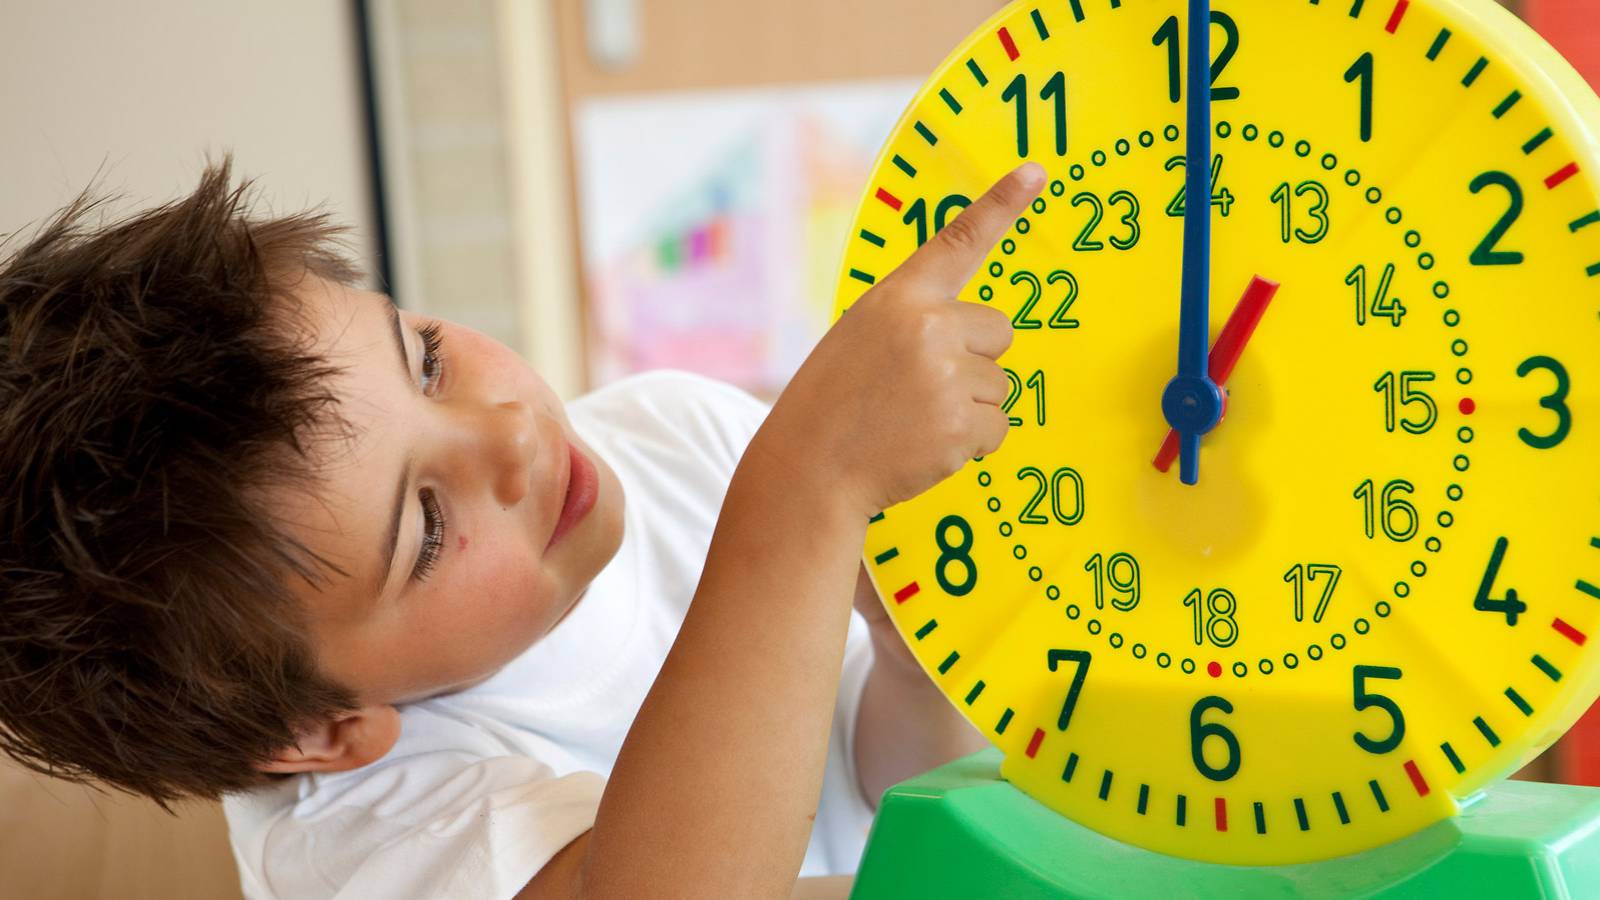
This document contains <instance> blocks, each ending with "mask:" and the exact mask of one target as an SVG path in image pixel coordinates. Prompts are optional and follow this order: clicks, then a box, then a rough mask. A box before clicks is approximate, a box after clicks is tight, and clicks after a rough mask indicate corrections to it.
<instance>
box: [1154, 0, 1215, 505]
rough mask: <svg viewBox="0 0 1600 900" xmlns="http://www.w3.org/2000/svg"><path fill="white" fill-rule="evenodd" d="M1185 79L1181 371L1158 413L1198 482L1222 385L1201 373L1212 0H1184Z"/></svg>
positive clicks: (1182, 465) (1206, 295) (1205, 334)
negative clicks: (1186, 3) (1186, 6)
mask: <svg viewBox="0 0 1600 900" xmlns="http://www.w3.org/2000/svg"><path fill="white" fill-rule="evenodd" d="M1187 82H1188V84H1187V85H1186V87H1185V90H1187V91H1188V94H1189V104H1188V113H1189V121H1188V148H1187V155H1188V162H1187V164H1186V171H1185V183H1186V185H1187V188H1186V190H1185V192H1184V193H1185V196H1184V210H1183V295H1182V301H1183V302H1182V308H1181V310H1180V312H1179V319H1178V374H1177V376H1176V377H1175V378H1173V379H1172V380H1171V381H1170V382H1168V383H1167V388H1166V391H1165V392H1163V393H1162V395H1161V411H1162V413H1163V414H1164V415H1165V416H1166V419H1167V424H1168V425H1170V426H1171V427H1172V429H1173V430H1174V431H1176V432H1177V433H1178V480H1180V481H1182V482H1183V483H1184V484H1196V483H1198V482H1199V481H1200V436H1201V435H1203V434H1205V433H1206V432H1208V431H1210V430H1211V429H1212V428H1214V427H1216V424H1217V421H1218V420H1219V419H1220V418H1222V390H1221V389H1220V388H1218V387H1217V384H1216V382H1214V381H1212V380H1211V377H1210V375H1208V374H1207V372H1206V343H1207V341H1208V339H1209V337H1210V331H1211V321H1210V319H1211V297H1210V291H1211V0H1189V70H1188V78H1187Z"/></svg>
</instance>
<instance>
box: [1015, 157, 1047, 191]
mask: <svg viewBox="0 0 1600 900" xmlns="http://www.w3.org/2000/svg"><path fill="white" fill-rule="evenodd" d="M1017 177H1018V178H1020V179H1021V180H1022V186H1023V187H1026V188H1029V189H1030V190H1038V189H1039V188H1041V187H1043V186H1044V179H1045V171H1044V166H1041V165H1039V164H1038V163H1036V162H1025V163H1023V164H1022V165H1021V166H1018V167H1017Z"/></svg>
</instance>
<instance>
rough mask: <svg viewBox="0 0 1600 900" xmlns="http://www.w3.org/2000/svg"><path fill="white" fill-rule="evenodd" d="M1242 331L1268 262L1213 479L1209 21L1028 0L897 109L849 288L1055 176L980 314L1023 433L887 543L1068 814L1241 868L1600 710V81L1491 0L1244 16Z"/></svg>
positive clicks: (933, 495) (1230, 158) (1102, 1)
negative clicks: (1165, 393)
mask: <svg viewBox="0 0 1600 900" xmlns="http://www.w3.org/2000/svg"><path fill="white" fill-rule="evenodd" d="M1211 34H1212V48H1213V49H1212V52H1213V63H1212V67H1211V71H1212V86H1211V90H1212V98H1213V105H1212V118H1213V152H1214V158H1213V159H1212V160H1210V163H1209V164H1210V168H1211V173H1212V189H1211V196H1210V197H1209V198H1199V200H1198V202H1208V203H1209V204H1210V207H1211V221H1212V229H1213V238H1212V240H1213V249H1212V275H1211V292H1212V304H1211V305H1212V324H1213V334H1215V333H1216V332H1217V331H1218V330H1220V327H1221V325H1222V323H1223V322H1224V321H1225V320H1226V319H1227V318H1228V315H1229V313H1230V311H1232V310H1233V308H1234V306H1235V303H1236V302H1237V301H1238V300H1239V299H1240V298H1241V297H1242V296H1243V295H1244V294H1245V292H1246V289H1247V287H1248V286H1249V285H1250V284H1251V283H1252V281H1253V279H1256V278H1260V279H1265V280H1269V281H1272V282H1276V283H1278V284H1279V285H1280V287H1279V289H1278V291H1277V293H1276V294H1275V295H1274V296H1273V297H1272V299H1271V302H1270V304H1269V305H1268V307H1267V309H1266V312H1265V314H1264V317H1263V318H1262V319H1261V321H1260V325H1259V327H1258V328H1257V330H1256V331H1255V332H1254V334H1253V336H1251V337H1250V340H1249V343H1248V346H1247V347H1246V349H1245V350H1244V352H1243V355H1242V357H1241V358H1240V359H1239V361H1238V364H1237V367H1236V368H1235V369H1234V370H1233V371H1232V373H1231V375H1230V376H1229V377H1228V379H1227V382H1226V387H1227V390H1228V392H1229V399H1228V406H1227V411H1226V416H1225V418H1224V419H1223V420H1222V422H1221V424H1220V425H1219V426H1218V427H1217V428H1216V429H1215V430H1214V431H1212V432H1211V433H1210V434H1209V435H1207V436H1206V437H1205V439H1204V441H1203V451H1202V459H1203V466H1202V469H1201V471H1202V475H1201V478H1200V482H1199V484H1198V485H1197V486H1195V487H1188V486H1184V485H1181V484H1180V483H1179V481H1178V477H1177V472H1176V470H1175V469H1173V470H1170V471H1165V472H1164V471H1161V470H1160V469H1158V467H1157V465H1156V464H1155V458H1156V456H1157V453H1158V449H1159V448H1161V446H1162V444H1163V439H1164V438H1165V437H1166V433H1167V425H1166V422H1165V420H1164V419H1163V416H1162V413H1161V408H1160V398H1161V394H1162V389H1163V387H1164V385H1165V384H1166V383H1167V381H1168V380H1169V379H1171V378H1172V377H1173V374H1174V371H1175V366H1176V347H1177V330H1178V306H1179V304H1178V300H1179V274H1180V258H1181V252H1182V242H1183V228H1182V223H1183V220H1182V216H1183V212H1184V208H1185V204H1186V203H1193V202H1197V201H1196V198H1187V197H1185V196H1184V195H1183V192H1182V188H1183V181H1184V170H1185V166H1186V160H1185V158H1184V135H1183V123H1184V112H1183V111H1184V106H1183V102H1182V101H1183V99H1184V93H1185V91H1186V87H1185V85H1184V84H1183V82H1182V77H1181V76H1182V73H1183V71H1184V65H1183V62H1184V47H1185V44H1184V40H1183V37H1184V21H1183V9H1182V8H1181V5H1180V4H1176V3H1164V4H1149V3H1138V4H1133V3H1118V2H1117V0H1082V2H1079V0H1069V2H1052V3H1016V4H1013V5H1012V6H1010V7H1008V8H1007V9H1006V10H1004V11H1003V12H1001V13H1000V14H999V15H997V16H996V17H995V18H994V19H992V20H991V21H990V22H988V23H986V24H985V25H983V26H982V27H981V28H979V29H978V31H976V32H975V33H974V34H973V35H972V36H971V37H970V38H969V39H968V40H967V41H966V42H965V43H964V44H963V45H962V46H961V47H960V48H959V49H957V50H956V52H955V53H954V54H953V55H952V56H951V57H950V58H949V59H948V60H947V61H946V62H945V64H944V65H943V66H942V67H941V68H940V70H939V71H938V72H937V74H936V75H935V76H934V77H933V79H932V80H931V81H930V82H929V83H928V84H927V86H926V87H925V88H924V89H923V91H922V92H921V93H920V95H919V96H918V97H917V99H916V100H915V102H914V103H913V104H912V106H911V108H910V109H909V111H908V112H907V114H906V116H905V118H904V119H903V120H902V122H901V123H900V125H899V126H898V127H897V129H896V130H895V132H894V134H893V136H892V138H891V139H890V141H889V143H888V145H887V147H886V148H885V149H884V152H883V155H882V157H881V159H880V161H879V164H878V165H877V167H876V171H875V172H874V174H873V176H872V181H871V183H870V185H869V187H868V189H867V195H866V198H865V200H864V201H863V204H862V207H861V210H860V212H859V214H858V218H857V220H856V222H855V225H854V227H853V228H852V232H851V241H850V246H849V249H848V252H847V257H846V262H845V265H844V276H843V277H842V278H841V282H840V283H841V287H840V291H839V296H838V309H839V310H841V311H842V310H843V309H845V308H847V307H848V306H849V305H850V304H851V303H853V302H855V301H856V300H857V299H858V298H860V297H861V295H862V294H863V293H865V292H866V291H867V290H869V289H870V287H871V285H872V284H873V283H874V282H875V281H876V279H878V278H880V277H881V276H883V275H885V274H886V273H888V272H889V271H891V270H892V269H893V268H894V267H895V266H896V265H898V264H899V263H900V262H901V261H902V260H904V259H905V258H906V257H907V255H908V254H910V253H911V252H912V251H913V250H914V249H915V248H916V247H917V246H918V245H919V244H920V243H922V242H924V241H926V240H927V239H928V237H929V236H930V235H931V234H932V233H934V232H935V231H937V230H938V229H939V228H940V227H942V226H943V225H944V224H945V223H946V222H948V221H949V220H950V218H951V217H953V216H954V215H956V214H958V213H959V211H960V210H961V209H962V208H963V207H964V206H965V205H966V204H967V203H968V202H969V198H973V197H976V196H978V195H979V194H980V193H981V192H982V191H983V190H984V189H985V188H986V187H987V186H988V185H989V184H990V183H991V182H992V181H994V180H995V179H996V178H997V177H999V176H1000V175H1001V174H1003V173H1004V172H1005V171H1007V170H1009V169H1011V168H1013V167H1014V166H1016V165H1017V164H1018V163H1019V161H1020V160H1022V159H1024V158H1026V159H1033V160H1036V161H1038V162H1040V163H1042V164H1044V165H1045V167H1046V168H1047V170H1048V171H1049V173H1050V176H1051V177H1050V180H1049V182H1048V186H1047V189H1046V190H1045V191H1044V193H1043V194H1042V196H1040V197H1039V199H1037V200H1036V201H1035V202H1034V203H1033V205H1032V208H1031V210H1030V211H1029V212H1027V213H1026V214H1025V215H1024V216H1023V217H1022V218H1020V219H1018V220H1017V222H1016V224H1015V227H1014V228H1013V229H1012V230H1011V232H1010V233H1009V234H1007V235H1006V237H1005V239H1004V241H1003V242H1002V244H1001V245H1000V246H999V247H998V248H996V249H995V251H994V252H993V253H992V254H991V255H990V257H989V259H988V260H987V262H986V264H985V267H984V269H983V270H982V271H980V273H979V274H978V275H977V276H976V277H975V278H974V280H973V281H972V283H971V284H969V285H968V286H967V288H966V290H965V291H964V292H963V294H962V299H963V300H965V301H969V302H973V303H984V304H988V305H990V306H994V307H996V308H998V309H1001V310H1003V311H1005V312H1006V313H1008V314H1009V315H1010V316H1011V317H1012V321H1013V323H1014V324H1015V327H1016V343H1015V345H1014V346H1013V348H1012V349H1011V350H1010V351H1009V352H1008V353H1007V354H1006V356H1005V357H1003V358H1002V360H1001V364H1002V365H1003V366H1004V367H1005V368H1006V369H1007V370H1008V373H1009V374H1010V376H1011V379H1012V381H1011V384H1012V391H1011V398H1010V399H1009V400H1008V402H1007V404H1006V408H1007V411H1008V412H1009V414H1010V416H1011V417H1012V418H1011V422H1012V429H1011V433H1010V435H1009V437H1008V438H1007V439H1006V442H1005V445H1004V446H1003V447H1002V448H1001V449H1000V450H999V451H998V452H996V453H994V454H993V455H991V456H989V457H988V458H984V459H981V460H975V461H973V462H972V463H971V464H970V465H968V466H967V467H966V469H964V470H963V471H962V472H960V473H959V474H958V475H956V476H955V477H953V478H951V479H950V480H948V481H947V482H945V483H944V484H942V485H940V486H939V487H937V488H935V489H934V490H932V491H930V492H928V493H927V494H925V495H923V496H921V497H919V498H917V499H916V500H914V501H911V502H909V503H906V504H903V505H901V506H898V507H895V508H893V509H889V510H886V511H885V512H884V514H883V515H882V517H880V518H878V519H875V520H874V522H873V523H872V525H871V526H870V527H869V529H868V541H867V546H866V550H865V553H866V559H867V562H868V567H869V569H870V570H871V572H872V575H873V578H874V580H875V582H876V584H877V586H878V588H879V592H880V594H882V596H883V599H884V603H885V605H886V606H887V607H888V609H889V610H890V611H891V614H892V616H893V617H894V620H895V622H896V623H897V625H898V627H899V629H900V630H901V632H902V634H903V635H904V636H905V639H906V641H907V642H908V644H909V645H910V646H911V647H912V649H913V651H914V652H915V653H916V655H917V656H918V658H919V659H920V660H921V662H922V663H923V665H924V666H925V667H926V669H927V671H928V674H929V676H930V677H931V678H932V679H934V681H935V682H936V683H937V684H938V685H939V687H940V688H941V690H943V692H944V693H945V694H946V695H947V696H948V697H949V698H950V700H951V702H952V703H954V704H955V706H956V707H957V708H958V709H959V710H960V711H961V712H962V714H963V715H965V716H966V717H967V718H968V719H970V721H971V722H972V723H973V724H974V725H975V726H976V727H978V728H979V729H981V730H982V732H983V733H984V734H985V735H987V736H988V738H989V739H990V740H991V741H993V742H994V743H995V744H996V745H997V746H998V747H999V748H1000V749H1002V750H1003V751H1004V752H1005V755H1006V762H1005V765H1004V766H1003V768H1002V774H1003V775H1004V776H1005V777H1006V778H1007V779H1009V780H1010V781H1012V782H1013V783H1014V784H1016V785H1017V786H1018V787H1020V788H1021V789H1022V790H1024V791H1026V792H1028V793H1029V794H1031V795H1032V796H1033V797H1035V798H1037V799H1038V800H1040V801H1041V802H1043V803H1045V804H1047V805H1049V806H1050V807H1052V808H1054V809H1056V810H1057V811H1059V812H1061V813H1063V814H1065V815H1067V816H1069V817H1071V818H1072V819H1074V820H1077V821H1079V822H1082V823H1084V824H1086V825H1088V826H1090V827H1092V828H1095V829H1097V830H1099V831H1101V832H1103V833H1105V834H1108V835H1111V836H1113V837H1116V838H1119V839H1121V840H1124V841H1127V842H1130V843H1133V844H1137V845H1140V846H1143V847H1147V848H1151V849H1154V850H1157V851H1161V852H1165V853H1169V854H1174V855H1179V856H1184V857H1190V858H1196V859H1203V860H1213V861H1219V862H1229V863H1243V864H1269V863H1286V862H1297V861H1307V860H1314V859H1321V858H1327V857H1332V856H1338V855H1342V854H1346V853H1351V852H1355V851H1359V850H1363V849H1366V848H1370V847H1373V846H1376V845H1379V844H1382V843H1386V842H1389V841H1392V840H1395V839H1397V838H1399V837H1402V836H1404V835H1407V834H1410V833H1412V832H1414V831H1416V830H1418V829H1419V828H1422V827H1423V826H1425V825H1428V824H1430V823H1432V822H1435V821H1437V820H1439V819H1441V818H1444V817H1446V816H1449V815H1451V814H1452V813H1453V812H1454V811H1455V810H1456V808H1457V805H1458V803H1460V802H1461V801H1462V799H1464V798H1465V797H1467V796H1468V795H1470V793H1471V792H1473V791H1475V790H1477V789H1478V788H1480V787H1482V786H1483V785H1484V784H1485V783H1487V782H1488V781H1490V780H1492V779H1494V778H1497V777H1500V776H1502V775H1504V774H1505V773H1507V772H1508V771H1510V770H1511V769H1513V767H1515V766H1516V765H1518V764H1519V763H1521V762H1523V761H1525V760H1527V759H1528V758H1530V757H1531V756H1532V755H1533V754H1534V753H1535V752H1537V750H1538V749H1540V748H1542V747H1543V746H1545V745H1547V744H1548V743H1549V742H1550V741H1552V740H1553V739H1554V738H1555V737H1556V736H1557V735H1558V734H1559V733H1560V731H1561V730H1562V729H1563V728H1565V727H1566V726H1567V725H1569V724H1570V723H1571V721H1572V720H1573V719H1574V718H1575V717H1576V716H1577V715H1578V714H1579V712H1581V710H1582V709H1583V707H1584V705H1585V704H1586V703H1587V702H1588V701H1589V700H1591V699H1592V698H1593V696H1594V694H1595V692H1596V687H1597V686H1596V677H1597V676H1596V661H1595V659H1594V654H1593V653H1592V652H1591V648H1592V645H1593V643H1594V642H1593V641H1592V640H1591V639H1592V638H1593V637H1594V636H1596V635H1597V634H1600V587H1597V585H1600V477H1597V468H1596V465H1595V463H1596V460H1600V393H1597V391H1600V211H1597V210H1600V203H1597V196H1596V181H1595V180H1594V179H1593V175H1594V173H1595V172H1597V171H1600V153H1597V147H1600V103H1597V101H1596V100H1595V98H1594V96H1593V94H1592V93H1591V92H1589V90H1588V88H1586V87H1584V86H1583V85H1582V83H1581V82H1580V81H1579V80H1578V78H1577V76H1576V75H1574V74H1573V73H1572V72H1571V70H1570V68H1568V67H1566V66H1565V64H1564V63H1562V62H1561V61H1560V60H1559V59H1558V58H1557V57H1556V56H1555V54H1554V52H1553V51H1551V50H1550V49H1549V48H1548V47H1547V46H1545V45H1544V44H1543V43H1542V42H1540V41H1539V40H1538V39H1537V38H1536V37H1534V36H1533V34H1532V33H1531V32H1530V31H1528V30H1527V29H1526V28H1525V27H1524V26H1522V25H1521V24H1520V23H1518V22H1516V21H1515V20H1513V19H1512V18H1511V16H1510V15H1508V14H1506V13H1504V12H1503V11H1501V10H1500V9H1499V8H1498V7H1495V6H1494V5H1493V4H1491V3H1489V2H1487V0H1472V2H1468V0H1459V2H1447V0H1438V2H1425V0H1414V2H1408V0H1398V2H1396V0H1323V2H1321V3H1318V2H1317V0H1311V2H1309V3H1308V2H1304V0H1217V2H1216V4H1215V8H1214V11H1213V13H1212V31H1211Z"/></svg>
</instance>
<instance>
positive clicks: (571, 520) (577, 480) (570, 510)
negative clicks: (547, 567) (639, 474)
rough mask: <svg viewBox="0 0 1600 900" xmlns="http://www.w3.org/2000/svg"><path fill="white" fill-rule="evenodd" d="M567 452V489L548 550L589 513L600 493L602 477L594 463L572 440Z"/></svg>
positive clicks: (551, 534) (546, 546)
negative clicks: (596, 470)
mask: <svg viewBox="0 0 1600 900" xmlns="http://www.w3.org/2000/svg"><path fill="white" fill-rule="evenodd" d="M567 454H568V456H569V457H570V460H569V464H568V466H567V490H566V493H565V495H564V497H563V499H562V502H561V515H560V516H559V517H557V519H556V527H555V530H554V531H552V532H551V533H550V543H548V544H546V545H545V550H546V551H548V550H549V549H550V548H551V547H554V546H555V545H556V542H557V541H560V540H561V538H562V536H564V535H565V534H566V533H567V532H568V531H571V530H572V526H574V525H576V524H578V523H579V522H581V521H582V520H583V517H584V516H586V515H588V514H589V510H591V509H593V508H594V501H595V498H596V497H597V496H598V495H599V493H600V477H599V475H598V474H597V473H596V472H595V468H594V463H592V462H590V461H589V458H588V457H587V456H584V455H583V453H582V452H581V451H579V450H578V448H577V447H576V446H574V445H573V444H572V443H570V442H568V443H567Z"/></svg>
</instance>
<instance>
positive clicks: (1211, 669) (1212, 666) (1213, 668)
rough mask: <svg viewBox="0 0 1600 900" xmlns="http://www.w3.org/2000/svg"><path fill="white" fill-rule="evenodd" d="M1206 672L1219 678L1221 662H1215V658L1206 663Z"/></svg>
mask: <svg viewBox="0 0 1600 900" xmlns="http://www.w3.org/2000/svg"><path fill="white" fill-rule="evenodd" d="M1206 674H1207V675H1210V676H1211V677H1212V678H1221V677H1222V663H1219V662H1216V661H1215V660H1213V661H1212V662H1209V663H1206Z"/></svg>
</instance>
